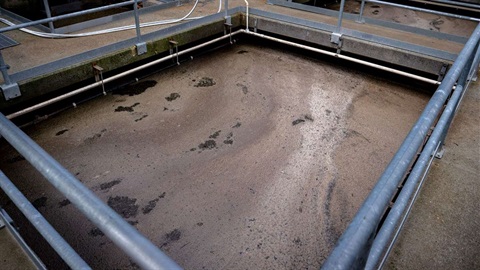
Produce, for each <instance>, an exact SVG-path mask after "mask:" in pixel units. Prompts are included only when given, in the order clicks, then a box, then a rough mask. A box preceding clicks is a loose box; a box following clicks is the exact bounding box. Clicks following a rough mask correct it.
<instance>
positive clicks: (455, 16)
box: [365, 0, 480, 22]
mask: <svg viewBox="0 0 480 270" xmlns="http://www.w3.org/2000/svg"><path fill="white" fill-rule="evenodd" d="M365 1H366V2H370V3H376V4H381V5H386V6H392V7H398V8H404V9H410V10H415V11H421V12H425V13H431V14H436V15H442V16H447V17H452V18H457V19H462V20H469V21H476V22H480V19H479V18H474V17H468V16H463V15H457V14H453V13H448V12H442V11H436V10H430V9H426V8H417V7H412V6H407V5H401V4H395V3H390V2H384V1H378V0H365Z"/></svg>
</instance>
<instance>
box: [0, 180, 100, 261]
mask: <svg viewBox="0 0 480 270" xmlns="http://www.w3.org/2000/svg"><path fill="white" fill-rule="evenodd" d="M0 188H1V189H3V191H4V192H5V194H7V196H8V197H9V198H10V199H11V200H12V201H13V203H14V204H15V205H16V206H17V208H18V209H19V210H20V211H21V212H22V213H23V214H24V215H25V217H26V218H27V219H28V220H29V221H30V222H31V223H32V225H33V226H34V227H35V228H36V229H37V230H38V232H39V233H40V234H41V235H42V236H43V238H45V240H47V242H48V243H49V244H50V246H52V248H53V249H54V250H55V251H56V252H57V254H58V255H60V257H62V259H63V260H64V261H65V262H66V263H67V264H68V266H70V267H71V268H72V269H91V268H90V266H88V264H87V263H86V262H85V261H84V260H83V259H82V258H81V257H80V256H79V255H78V254H77V252H75V250H73V248H72V247H71V246H70V245H69V244H68V243H67V241H65V239H63V237H62V236H61V235H60V234H59V233H58V232H57V231H56V230H55V229H54V228H53V227H52V225H50V223H48V221H47V220H46V219H45V218H44V217H43V216H42V214H40V212H38V210H37V209H35V207H33V205H32V204H31V203H30V202H29V201H28V199H27V198H25V196H24V195H23V194H22V192H20V190H18V188H17V187H16V186H15V185H14V184H13V183H12V182H11V181H10V179H8V177H7V176H6V175H5V174H4V173H3V172H2V171H0Z"/></svg>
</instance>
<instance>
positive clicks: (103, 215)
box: [0, 113, 181, 269]
mask: <svg viewBox="0 0 480 270" xmlns="http://www.w3.org/2000/svg"><path fill="white" fill-rule="evenodd" d="M0 134H1V135H2V136H3V137H4V138H5V140H7V141H8V142H9V143H10V144H11V145H12V146H13V147H14V148H15V149H16V150H17V151H18V152H19V153H20V154H21V155H22V156H23V157H25V159H26V160H28V161H29V162H30V164H32V165H33V166H34V167H35V168H36V169H37V170H38V171H39V172H40V173H41V174H42V175H43V176H44V177H45V178H47V179H48V181H49V182H50V183H51V184H52V185H53V186H54V187H55V188H56V189H57V190H59V191H60V192H61V193H62V194H63V195H65V196H66V197H67V199H68V200H70V201H71V202H72V204H74V205H75V206H76V207H77V208H78V209H79V210H80V211H81V212H82V213H83V214H84V215H85V216H86V217H88V219H90V221H92V222H93V224H95V225H96V226H97V227H98V228H99V229H100V230H101V231H102V232H103V233H105V235H107V236H108V238H110V240H112V242H114V243H115V244H116V245H117V246H118V247H119V248H120V249H122V250H123V251H124V252H125V253H126V254H127V255H128V256H130V257H131V258H132V260H133V261H135V263H137V264H138V265H139V266H140V267H142V268H145V269H181V268H180V267H179V266H178V265H177V264H176V263H175V262H174V261H173V260H171V259H170V258H169V257H168V256H166V255H165V254H164V253H163V252H162V251H160V250H159V249H158V248H157V247H156V246H155V245H153V244H152V243H151V242H150V241H149V240H148V239H147V238H145V237H144V236H143V235H141V234H140V233H139V232H138V231H137V230H136V229H135V228H134V227H133V226H132V225H130V224H128V223H127V222H126V221H125V220H124V219H122V217H121V216H120V215H118V214H117V213H116V212H115V211H114V210H113V209H111V208H110V207H109V206H107V205H106V204H105V203H104V202H103V201H102V200H100V199H99V198H98V197H97V196H95V194H94V193H93V192H92V191H90V190H89V189H88V188H87V187H85V186H84V185H83V184H82V183H81V182H80V181H78V179H77V178H75V176H73V175H72V174H71V173H70V172H69V171H67V170H66V169H65V168H64V167H63V166H62V165H60V163H58V162H57V161H56V160H55V159H54V158H52V157H51V156H50V155H49V154H48V153H47V152H46V151H45V150H43V149H42V148H41V147H40V146H39V145H38V144H36V143H35V142H34V141H33V140H32V139H30V138H29V137H28V136H27V135H26V134H25V133H24V132H23V131H22V130H20V129H19V128H18V127H17V126H15V124H13V123H12V122H11V121H9V120H8V119H7V118H6V117H5V116H4V115H3V114H1V113H0Z"/></svg>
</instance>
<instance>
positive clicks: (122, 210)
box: [107, 196, 138, 218]
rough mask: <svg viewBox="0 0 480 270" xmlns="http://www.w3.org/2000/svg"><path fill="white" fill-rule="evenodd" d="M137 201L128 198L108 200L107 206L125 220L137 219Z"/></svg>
mask: <svg viewBox="0 0 480 270" xmlns="http://www.w3.org/2000/svg"><path fill="white" fill-rule="evenodd" d="M136 202H137V199H135V198H129V197H127V196H116V197H110V198H108V202H107V204H108V205H109V206H110V207H111V208H112V209H113V210H115V212H117V213H118V214H119V215H121V216H122V217H124V218H129V217H135V216H136V215H137V214H138V205H137V204H136Z"/></svg>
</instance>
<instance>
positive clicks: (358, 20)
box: [356, 0, 365, 23]
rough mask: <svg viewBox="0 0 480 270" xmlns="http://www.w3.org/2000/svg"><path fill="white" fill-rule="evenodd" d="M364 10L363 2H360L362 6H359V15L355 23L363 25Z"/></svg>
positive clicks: (363, 0)
mask: <svg viewBox="0 0 480 270" xmlns="http://www.w3.org/2000/svg"><path fill="white" fill-rule="evenodd" d="M364 9H365V0H362V4H361V5H360V13H359V14H358V18H357V20H356V22H357V23H365V20H364V19H363V10H364Z"/></svg>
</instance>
